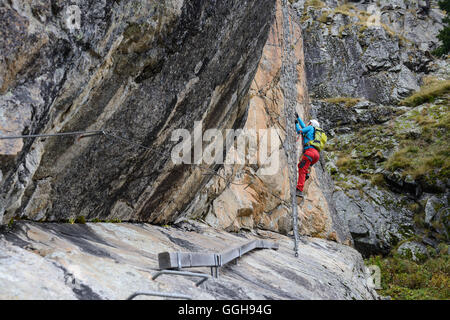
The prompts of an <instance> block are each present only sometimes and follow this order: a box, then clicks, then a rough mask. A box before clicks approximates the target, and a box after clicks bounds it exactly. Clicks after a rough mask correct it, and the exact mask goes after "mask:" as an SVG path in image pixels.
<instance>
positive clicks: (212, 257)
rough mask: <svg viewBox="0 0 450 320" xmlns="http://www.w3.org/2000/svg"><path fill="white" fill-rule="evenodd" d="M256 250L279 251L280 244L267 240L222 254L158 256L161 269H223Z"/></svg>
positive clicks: (160, 254)
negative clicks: (231, 262)
mask: <svg viewBox="0 0 450 320" xmlns="http://www.w3.org/2000/svg"><path fill="white" fill-rule="evenodd" d="M254 249H275V250H277V249H278V244H277V243H275V242H272V241H266V240H253V241H250V242H248V243H246V244H244V245H242V246H240V247H237V248H234V249H231V250H228V251H225V252H222V253H189V252H176V253H170V252H161V253H159V254H158V262H159V269H162V270H165V269H180V268H192V267H222V266H224V265H225V264H227V263H228V262H230V261H232V260H235V259H236V258H239V257H241V256H242V255H244V254H246V253H248V252H250V251H252V250H254Z"/></svg>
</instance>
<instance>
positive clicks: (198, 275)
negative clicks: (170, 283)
mask: <svg viewBox="0 0 450 320" xmlns="http://www.w3.org/2000/svg"><path fill="white" fill-rule="evenodd" d="M162 274H173V275H179V276H186V277H201V278H202V279H201V280H200V281H198V282H197V283H196V284H195V285H196V286H197V287H198V286H199V285H201V284H202V283H203V282H205V281H206V280H208V279H209V278H210V276H209V275H207V274H204V273H196V272H189V271H176V270H161V271H158V272H156V273H155V274H154V275H153V277H152V280H156V278H158V277H159V276H160V275H162Z"/></svg>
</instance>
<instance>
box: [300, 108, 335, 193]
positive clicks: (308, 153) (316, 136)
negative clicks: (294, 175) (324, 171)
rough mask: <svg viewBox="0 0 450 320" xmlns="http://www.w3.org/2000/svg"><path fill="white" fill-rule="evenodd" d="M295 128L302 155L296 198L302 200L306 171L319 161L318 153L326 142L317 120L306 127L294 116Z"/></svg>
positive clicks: (311, 121)
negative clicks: (300, 143)
mask: <svg viewBox="0 0 450 320" xmlns="http://www.w3.org/2000/svg"><path fill="white" fill-rule="evenodd" d="M295 117H296V120H295V128H296V130H297V133H298V134H302V136H303V154H302V158H301V160H300V163H299V164H298V181H297V190H296V195H297V197H301V198H303V197H304V196H303V187H304V186H305V180H306V179H307V178H308V177H309V175H308V170H309V168H310V167H311V166H312V165H314V164H315V163H316V162H317V161H319V159H320V151H321V150H322V149H323V147H324V146H325V143H326V142H327V136H326V134H325V132H324V131H323V130H322V129H321V128H320V124H319V122H318V121H317V120H314V119H313V120H310V121H309V123H308V126H306V125H305V124H304V122H303V121H302V119H300V117H299V116H298V114H297V113H296V114H295Z"/></svg>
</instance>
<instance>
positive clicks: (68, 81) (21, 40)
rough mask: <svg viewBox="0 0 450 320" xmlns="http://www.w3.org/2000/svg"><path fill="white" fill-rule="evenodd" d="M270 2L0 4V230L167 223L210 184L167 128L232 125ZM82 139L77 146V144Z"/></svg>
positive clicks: (240, 113) (240, 112) (240, 110)
mask: <svg viewBox="0 0 450 320" xmlns="http://www.w3.org/2000/svg"><path fill="white" fill-rule="evenodd" d="M274 5H275V0H263V1H258V2H255V1H239V2H235V1H221V2H217V3H216V2H210V1H202V0H198V1H182V0H171V1H165V2H164V3H161V2H154V1H151V2H148V1H133V2H129V1H89V0H83V1H78V2H77V5H76V6H68V4H67V3H66V2H63V1H53V2H51V3H50V2H48V1H40V0H33V1H20V0H14V1H9V2H2V4H1V5H0V15H1V17H2V18H1V19H0V21H1V22H0V24H1V26H0V27H1V28H0V29H1V32H2V39H1V41H0V51H1V53H2V54H1V56H2V60H1V62H0V75H1V79H2V80H1V83H0V114H1V115H2V117H1V118H2V119H1V121H0V125H1V127H0V131H1V133H2V134H3V135H20V134H38V133H57V132H72V131H91V130H105V131H106V132H109V133H111V134H113V135H115V136H118V137H120V138H126V139H130V140H132V141H133V142H134V143H138V144H142V145H145V146H146V147H148V148H150V149H144V148H139V147H136V145H133V144H129V143H126V142H124V141H123V140H118V139H114V138H112V137H111V136H105V135H99V136H92V137H84V138H81V137H79V136H78V137H77V136H70V137H64V138H61V137H58V138H54V137H52V138H36V139H26V140H23V141H22V140H7V141H6V142H5V141H4V140H2V142H1V145H0V150H1V173H2V174H1V176H2V180H1V199H0V221H1V222H2V223H8V222H9V221H10V219H11V218H13V217H16V218H18V217H21V218H29V219H33V220H37V221H40V220H47V221H60V220H67V219H74V218H76V217H79V216H84V217H85V218H86V219H88V220H89V219H95V218H98V219H122V220H136V221H150V222H157V223H164V222H169V221H173V220H175V219H176V217H177V216H178V215H179V214H180V212H182V211H183V209H184V208H185V207H186V206H187V205H188V204H189V203H190V202H191V200H192V199H193V198H194V197H195V195H196V194H197V192H198V191H199V190H200V189H201V188H202V187H203V185H204V184H205V183H206V182H208V180H209V179H210V177H209V176H207V175H204V173H205V171H204V170H200V169H199V168H198V167H197V166H191V165H175V164H174V163H173V162H172V161H171V159H170V152H171V150H172V148H173V147H174V145H175V143H174V142H173V141H171V140H170V139H171V133H172V131H173V130H174V129H178V128H183V129H187V130H189V131H191V132H192V130H193V124H194V121H203V127H204V128H217V129H218V130H223V129H225V128H232V127H235V126H239V124H240V122H241V121H242V118H243V117H244V115H245V110H246V104H245V99H244V98H245V97H246V95H247V92H248V89H249V87H250V85H251V82H252V79H253V76H254V73H255V71H256V68H257V66H258V63H259V59H260V55H261V50H262V48H263V46H264V44H265V42H266V39H267V36H268V32H269V27H270V26H271V24H272V21H273V14H274ZM80 138H81V139H80Z"/></svg>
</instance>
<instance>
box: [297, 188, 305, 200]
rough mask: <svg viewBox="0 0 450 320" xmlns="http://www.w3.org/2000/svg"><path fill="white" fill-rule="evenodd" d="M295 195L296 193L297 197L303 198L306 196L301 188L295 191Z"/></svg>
mask: <svg viewBox="0 0 450 320" xmlns="http://www.w3.org/2000/svg"><path fill="white" fill-rule="evenodd" d="M295 195H296V196H297V197H299V198H303V197H304V195H303V192H302V191H300V190H298V189H297V190H296V191H295Z"/></svg>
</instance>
